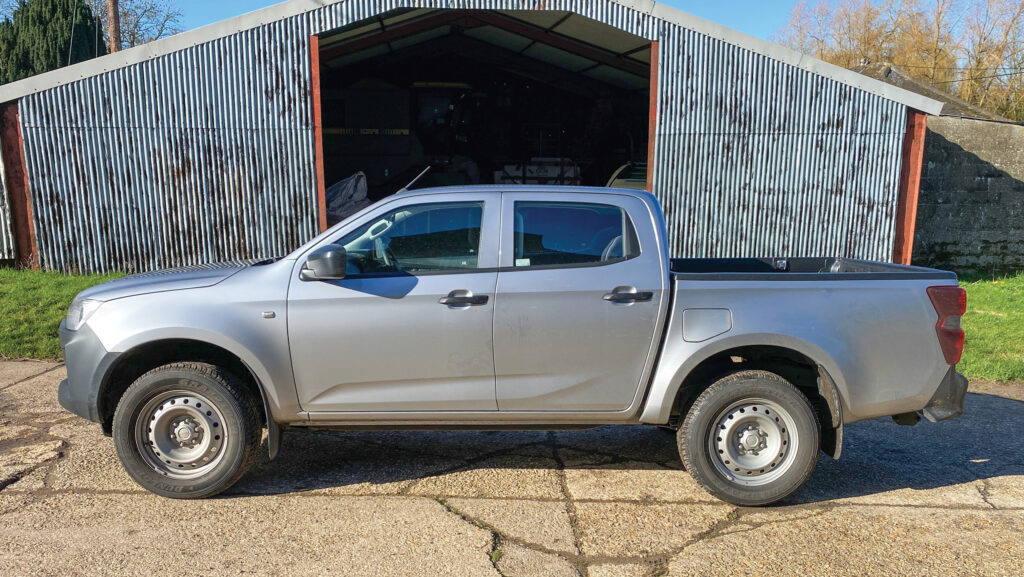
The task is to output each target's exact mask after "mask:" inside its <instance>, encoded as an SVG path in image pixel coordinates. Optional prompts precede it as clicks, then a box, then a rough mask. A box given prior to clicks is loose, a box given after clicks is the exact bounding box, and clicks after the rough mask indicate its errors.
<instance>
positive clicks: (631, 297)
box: [494, 192, 667, 411]
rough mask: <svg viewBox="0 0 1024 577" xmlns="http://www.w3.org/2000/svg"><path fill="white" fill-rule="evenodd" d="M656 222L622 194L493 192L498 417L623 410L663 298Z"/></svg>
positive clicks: (641, 370) (649, 350)
mask: <svg viewBox="0 0 1024 577" xmlns="http://www.w3.org/2000/svg"><path fill="white" fill-rule="evenodd" d="M631 215H634V216H635V218H638V219H642V221H641V222H633V219H632V218H631ZM655 221H656V219H655V218H654V217H653V215H652V214H651V212H650V209H649V208H648V206H647V205H646V204H645V203H644V202H643V201H641V200H640V199H638V198H636V197H633V196H628V195H620V194H614V193H608V194H579V193H575V194H574V193H559V194H552V193H525V192H524V193H505V194H504V195H502V231H504V233H503V235H502V239H501V262H500V264H501V270H500V272H499V273H498V299H497V301H496V304H495V309H494V362H495V376H496V392H497V399H498V409H499V410H501V411H621V410H624V409H626V408H628V407H629V406H630V404H631V403H632V402H633V400H634V398H635V397H636V395H637V393H638V389H639V386H640V381H641V379H642V378H643V376H644V374H645V369H646V365H647V363H648V359H649V358H650V357H651V356H652V355H653V354H654V352H655V350H656V343H655V342H654V339H655V335H656V334H658V333H659V331H658V328H659V327H658V322H659V318H660V316H659V311H660V309H661V304H662V299H664V298H665V289H666V287H665V278H666V277H667V272H666V271H665V270H664V266H665V263H663V262H662V261H663V260H664V259H663V258H662V254H661V250H660V247H659V243H658V239H657V237H656V236H655V232H654V231H655V226H654V225H653V223H654V222H655ZM509 232H511V234H509Z"/></svg>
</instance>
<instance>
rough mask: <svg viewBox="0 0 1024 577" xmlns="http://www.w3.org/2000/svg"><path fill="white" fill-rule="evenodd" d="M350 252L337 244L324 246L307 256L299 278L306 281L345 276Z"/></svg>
mask: <svg viewBox="0 0 1024 577" xmlns="http://www.w3.org/2000/svg"><path fill="white" fill-rule="evenodd" d="M347 265H348V253H347V252H346V251H345V247H343V246H341V245H337V244H329V245H327V246H322V247H320V248H318V249H316V250H314V251H313V252H311V253H309V256H308V257H306V263H305V264H303V265H302V273H300V275H299V278H300V279H302V280H304V281H318V280H341V279H343V278H345V269H346V267H347Z"/></svg>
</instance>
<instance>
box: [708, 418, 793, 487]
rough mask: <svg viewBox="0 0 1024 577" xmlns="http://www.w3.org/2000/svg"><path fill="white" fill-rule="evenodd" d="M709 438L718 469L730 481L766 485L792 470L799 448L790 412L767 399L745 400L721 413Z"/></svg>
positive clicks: (711, 454) (712, 455)
mask: <svg viewBox="0 0 1024 577" xmlns="http://www.w3.org/2000/svg"><path fill="white" fill-rule="evenodd" d="M712 423H713V426H714V428H713V429H712V430H711V431H710V434H709V435H708V451H709V454H710V456H711V461H712V462H713V463H714V465H715V469H717V470H718V472H719V473H720V474H721V475H723V476H724V477H725V478H726V479H728V480H729V481H731V482H733V483H736V484H739V485H746V486H759V485H767V484H768V483H771V482H773V481H775V480H776V479H778V478H779V477H781V476H782V475H784V474H786V471H788V470H789V469H790V467H792V466H793V462H794V459H795V454H796V451H797V449H798V448H799V441H800V439H799V435H798V434H797V430H796V422H795V421H794V420H793V417H792V415H790V414H789V411H787V410H785V409H783V408H782V407H781V406H780V405H778V404H777V403H775V402H773V401H769V400H767V399H743V400H741V401H736V402H735V403H732V404H731V405H729V406H728V407H726V408H725V409H723V410H721V411H719V412H718V414H716V415H715V418H714V420H713V421H712Z"/></svg>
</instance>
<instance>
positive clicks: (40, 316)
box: [0, 269, 1024, 381]
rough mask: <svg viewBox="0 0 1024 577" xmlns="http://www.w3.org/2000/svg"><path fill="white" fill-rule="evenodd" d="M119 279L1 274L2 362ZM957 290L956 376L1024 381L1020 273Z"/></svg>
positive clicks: (44, 346)
mask: <svg viewBox="0 0 1024 577" xmlns="http://www.w3.org/2000/svg"><path fill="white" fill-rule="evenodd" d="M119 276H121V275H120V274H113V275H88V276H80V275H79V276H75V275H63V274H59V273H52V272H34V271H24V270H14V269H0V358H31V359H55V358H59V357H60V343H59V342H58V341H57V325H59V324H60V320H61V319H62V318H64V315H65V314H66V313H67V310H68V306H69V305H70V304H71V300H72V299H73V298H74V297H75V295H76V294H78V293H79V292H80V291H82V290H85V289H86V288H89V287H91V286H93V285H96V284H99V283H102V282H106V281H108V280H111V279H114V278H117V277H119ZM961 285H962V286H963V287H964V288H965V289H967V314H966V315H964V319H963V325H964V330H965V331H966V332H967V345H966V346H965V348H964V357H963V360H962V361H961V362H960V365H959V369H960V371H961V372H963V373H964V374H965V375H967V376H968V377H973V378H976V379H988V380H1000V381H1006V380H1024V273H1021V274H1018V275H1016V276H1010V277H1005V278H1000V279H977V280H964V281H962V282H961Z"/></svg>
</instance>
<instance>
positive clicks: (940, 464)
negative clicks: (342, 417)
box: [0, 362, 1024, 577]
mask: <svg viewBox="0 0 1024 577" xmlns="http://www.w3.org/2000/svg"><path fill="white" fill-rule="evenodd" d="M62 378H64V369H63V367H62V366H60V365H58V364H55V363H36V362H0V567H3V568H5V569H6V571H5V573H6V574H10V575H76V574H88V575H150V574H156V573H161V574H162V573H166V572H168V571H171V572H175V571H177V572H180V573H182V574H202V575H223V574H235V573H247V574H258V575H275V574H281V573H284V572H288V573H290V574H295V575H322V574H326V573H330V574H336V575H360V576H362V575H403V576H405V575H430V576H433V575H468V576H478V575H479V576H483V575H506V576H515V575H543V576H562V575H565V576H576V575H588V576H593V577H619V576H621V577H631V576H642V575H719V574H722V575H725V574H728V575H762V574H769V573H772V574H784V575H785V574H791V575H797V574H804V575H816V576H817V575H911V574H913V575H922V574H928V575H987V576H989V575H991V576H995V575H1011V574H1013V575H1018V574H1019V572H1020V568H1021V566H1022V565H1024V402H1021V401H1022V400H1024V388H1022V387H1020V386H1019V385H999V384H995V383H984V384H980V385H972V386H973V390H975V391H976V392H975V393H972V394H971V395H969V396H968V400H967V409H966V413H965V415H964V417H963V418H961V419H959V420H956V421H950V422H946V423H939V424H931V423H926V422H925V423H922V424H920V425H918V426H917V427H898V426H896V425H895V424H894V423H892V422H890V421H884V420H879V421H872V422H867V423H858V424H856V425H852V426H850V427H848V428H847V429H846V444H845V449H844V454H843V458H842V459H841V460H839V461H832V460H831V459H829V458H827V457H822V458H821V461H820V463H819V465H818V469H817V471H816V472H815V474H814V477H813V478H812V479H811V481H810V482H809V483H808V485H807V486H806V487H805V488H804V489H803V490H802V491H800V492H799V493H798V494H797V495H795V496H794V497H793V498H791V499H790V500H789V501H787V502H786V503H784V504H782V505H781V506H777V507H772V508H763V509H745V508H736V507H732V506H730V505H727V504H724V503H722V502H720V501H716V500H715V499H713V498H711V497H710V496H709V495H707V494H706V493H704V492H703V491H702V490H701V489H700V488H699V487H698V486H697V485H696V484H695V483H694V482H693V481H692V480H691V479H690V477H689V476H688V475H687V474H686V472H685V471H683V470H682V469H681V466H680V463H679V459H678V456H677V454H676V449H675V444H674V438H673V437H672V436H670V435H667V434H665V433H663V432H661V431H660V430H658V429H656V428H652V427H603V428H599V429H592V430H589V431H574V432H546V431H527V432H466V431H463V432H433V431H415V432H359V433H342V432H337V433H335V432H288V433H286V434H285V437H284V445H283V453H282V456H281V458H279V459H278V460H276V461H274V462H272V463H266V464H264V465H262V466H261V467H259V468H258V469H256V470H254V471H253V472H251V473H250V474H249V475H247V476H246V477H244V478H243V479H242V480H241V481H240V482H239V483H238V484H237V485H236V486H235V487H234V488H233V489H231V490H230V491H229V492H228V493H226V494H225V495H223V496H221V497H218V498H215V499H210V500H205V501H173V500H168V499H162V498H159V497H156V496H153V495H151V494H149V493H147V492H145V491H143V490H142V489H140V488H139V487H137V486H136V485H135V484H134V483H133V482H132V481H131V480H130V479H129V478H128V477H127V476H126V475H125V473H124V472H123V471H122V469H121V467H120V464H119V463H118V461H117V458H116V456H115V454H114V447H113V443H112V442H111V440H110V439H108V438H106V437H104V436H103V435H102V434H101V433H100V430H99V427H98V426H96V425H94V424H92V423H88V422H86V421H84V420H81V419H79V418H77V417H75V416H73V415H71V414H69V413H67V412H65V411H63V410H62V409H61V408H60V407H59V406H58V405H57V402H56V390H57V383H58V382H59V381H60V380H61V379H62Z"/></svg>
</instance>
